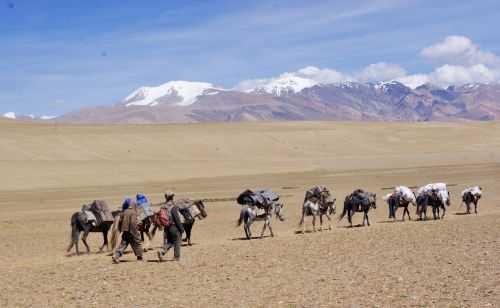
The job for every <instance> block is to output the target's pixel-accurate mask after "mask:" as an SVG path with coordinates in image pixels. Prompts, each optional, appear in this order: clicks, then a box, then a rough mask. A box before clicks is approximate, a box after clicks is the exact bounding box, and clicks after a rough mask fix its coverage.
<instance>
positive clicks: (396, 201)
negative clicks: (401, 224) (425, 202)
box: [387, 194, 411, 221]
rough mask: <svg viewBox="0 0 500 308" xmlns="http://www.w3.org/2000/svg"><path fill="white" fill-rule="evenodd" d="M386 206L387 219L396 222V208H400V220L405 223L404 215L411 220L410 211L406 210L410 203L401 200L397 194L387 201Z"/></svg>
mask: <svg viewBox="0 0 500 308" xmlns="http://www.w3.org/2000/svg"><path fill="white" fill-rule="evenodd" d="M387 204H388V205H389V218H392V219H394V221H395V220H396V211H397V209H398V208H400V207H402V208H404V210H403V217H402V220H403V221H405V214H407V215H408V219H409V220H411V217H410V211H409V210H408V206H409V205H410V202H408V201H406V199H404V198H402V197H401V196H400V195H399V194H392V195H391V196H390V197H389V198H388V199H387Z"/></svg>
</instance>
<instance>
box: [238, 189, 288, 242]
mask: <svg viewBox="0 0 500 308" xmlns="http://www.w3.org/2000/svg"><path fill="white" fill-rule="evenodd" d="M237 202H238V204H240V205H241V206H242V207H241V210H240V217H239V218H238V221H237V226H241V224H243V229H244V230H245V236H246V238H247V239H248V240H249V239H251V238H252V231H251V228H250V227H251V226H252V224H253V223H254V222H255V221H264V225H263V227H262V232H261V234H260V237H261V238H262V237H263V236H264V233H265V231H266V228H269V232H270V234H271V237H273V236H274V233H273V229H272V227H271V221H272V217H273V215H274V216H276V217H277V218H278V219H279V220H280V221H284V220H285V217H284V215H283V207H284V205H283V203H281V202H279V195H278V194H276V193H275V192H273V191H271V190H259V191H256V192H253V191H251V190H245V191H244V192H242V193H241V194H240V195H239V196H238V198H237Z"/></svg>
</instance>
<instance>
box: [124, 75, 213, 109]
mask: <svg viewBox="0 0 500 308" xmlns="http://www.w3.org/2000/svg"><path fill="white" fill-rule="evenodd" d="M218 91H222V89H218V88H216V87H214V86H213V85H212V84H211V83H207V82H191V81H182V80H179V81H169V82H167V83H164V84H162V85H159V86H157V87H141V88H139V89H137V90H135V91H134V92H132V93H130V94H129V95H128V96H127V97H126V98H125V99H124V100H123V103H124V104H125V105H126V106H151V107H153V106H157V105H160V104H170V105H177V106H189V105H191V104H193V103H195V102H196V100H197V98H198V96H201V95H213V94H215V93H217V92H218Z"/></svg>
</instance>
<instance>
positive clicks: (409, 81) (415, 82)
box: [396, 74, 430, 89]
mask: <svg viewBox="0 0 500 308" xmlns="http://www.w3.org/2000/svg"><path fill="white" fill-rule="evenodd" d="M396 81H399V82H401V83H402V84H404V85H406V86H407V87H410V88H412V89H415V88H416V87H418V86H421V85H423V84H426V83H428V82H430V78H429V76H428V75H426V74H414V75H408V76H403V77H399V78H397V79H396Z"/></svg>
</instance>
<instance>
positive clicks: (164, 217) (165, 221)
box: [158, 207, 171, 227]
mask: <svg viewBox="0 0 500 308" xmlns="http://www.w3.org/2000/svg"><path fill="white" fill-rule="evenodd" d="M158 222H159V223H160V225H161V226H162V227H168V226H170V223H171V221H170V215H168V209H167V208H166V207H161V208H160V214H159V215H158Z"/></svg>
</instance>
